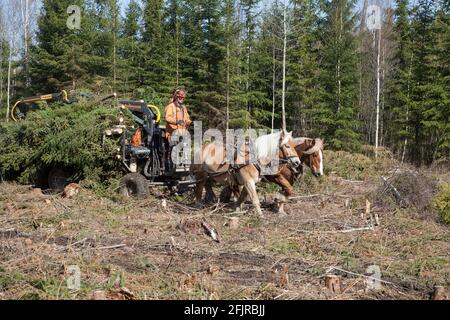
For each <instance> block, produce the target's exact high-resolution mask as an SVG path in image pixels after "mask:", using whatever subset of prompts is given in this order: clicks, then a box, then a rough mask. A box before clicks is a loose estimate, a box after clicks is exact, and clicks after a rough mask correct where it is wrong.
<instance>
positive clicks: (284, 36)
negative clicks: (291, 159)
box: [281, 6, 287, 130]
mask: <svg viewBox="0 0 450 320" xmlns="http://www.w3.org/2000/svg"><path fill="white" fill-rule="evenodd" d="M286 42H287V30H286V6H284V12H283V81H282V88H281V115H282V128H283V130H286V109H285V96H286Z"/></svg>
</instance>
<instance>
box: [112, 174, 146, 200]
mask: <svg viewBox="0 0 450 320" xmlns="http://www.w3.org/2000/svg"><path fill="white" fill-rule="evenodd" d="M119 192H120V194H121V195H123V196H126V197H140V198H145V197H147V196H148V194H149V190H148V181H147V179H145V177H144V176H143V175H142V174H140V173H129V174H127V175H125V176H123V177H122V179H120V184H119Z"/></svg>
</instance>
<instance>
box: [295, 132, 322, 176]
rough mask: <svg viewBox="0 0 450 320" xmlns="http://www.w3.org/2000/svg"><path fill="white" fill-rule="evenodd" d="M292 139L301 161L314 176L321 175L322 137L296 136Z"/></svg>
mask: <svg viewBox="0 0 450 320" xmlns="http://www.w3.org/2000/svg"><path fill="white" fill-rule="evenodd" d="M294 141H295V144H296V147H295V149H296V151H297V154H298V155H299V157H300V160H301V163H302V164H304V165H307V166H308V167H309V168H310V169H311V172H312V174H313V175H314V176H315V177H320V176H323V144H324V141H323V139H319V138H316V139H309V138H297V139H295V140H294Z"/></svg>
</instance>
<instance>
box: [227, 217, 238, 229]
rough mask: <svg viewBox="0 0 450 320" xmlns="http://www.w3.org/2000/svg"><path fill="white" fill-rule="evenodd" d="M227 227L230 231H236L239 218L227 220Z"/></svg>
mask: <svg viewBox="0 0 450 320" xmlns="http://www.w3.org/2000/svg"><path fill="white" fill-rule="evenodd" d="M228 227H229V228H230V229H233V230H236V229H237V228H238V227H239V218H238V217H231V218H230V219H229V220H228Z"/></svg>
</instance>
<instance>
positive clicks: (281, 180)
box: [264, 138, 324, 213]
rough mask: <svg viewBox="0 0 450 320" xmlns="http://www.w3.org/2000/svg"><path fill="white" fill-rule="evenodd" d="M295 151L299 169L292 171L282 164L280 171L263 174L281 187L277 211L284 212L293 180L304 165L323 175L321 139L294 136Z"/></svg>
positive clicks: (318, 174) (292, 188)
mask: <svg viewBox="0 0 450 320" xmlns="http://www.w3.org/2000/svg"><path fill="white" fill-rule="evenodd" d="M294 141H295V151H296V152H297V154H298V156H299V158H300V161H301V165H300V168H301V169H300V170H297V171H293V170H291V169H290V168H289V167H287V166H285V165H282V168H281V170H280V172H279V173H278V174H276V175H268V176H264V178H265V179H267V180H268V181H270V182H273V183H276V184H277V185H279V186H280V187H281V189H282V193H283V197H282V198H281V199H280V200H279V201H278V212H279V213H285V211H284V204H285V203H286V202H287V200H288V198H289V197H290V196H291V195H292V194H293V193H294V187H293V186H294V182H295V181H296V180H297V179H298V177H299V175H302V174H303V173H304V172H303V171H304V167H305V166H308V167H309V168H310V169H311V172H312V174H313V175H314V176H315V177H320V176H322V175H323V160H324V159H323V151H322V150H323V143H324V141H323V140H322V139H318V138H316V139H310V138H295V139H294Z"/></svg>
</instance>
